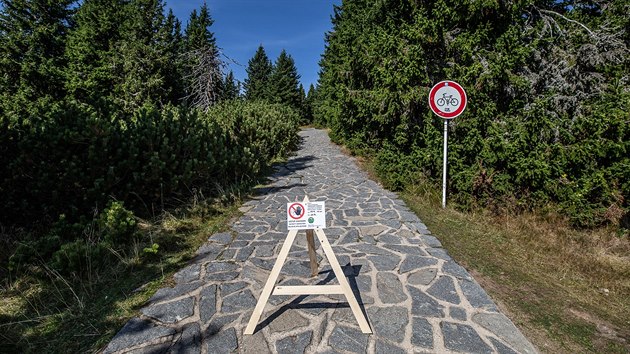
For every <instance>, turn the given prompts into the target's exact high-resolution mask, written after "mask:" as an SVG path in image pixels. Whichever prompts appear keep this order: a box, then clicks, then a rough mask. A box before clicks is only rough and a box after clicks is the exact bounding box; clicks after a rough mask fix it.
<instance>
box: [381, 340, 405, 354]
mask: <svg viewBox="0 0 630 354" xmlns="http://www.w3.org/2000/svg"><path fill="white" fill-rule="evenodd" d="M406 353H407V352H406V351H404V350H403V349H402V348H399V347H397V346H395V345H393V344H390V343H387V342H386V341H384V340H377V341H376V354H406Z"/></svg>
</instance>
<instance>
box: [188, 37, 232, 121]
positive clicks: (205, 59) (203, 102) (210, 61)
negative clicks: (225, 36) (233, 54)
mask: <svg viewBox="0 0 630 354" xmlns="http://www.w3.org/2000/svg"><path fill="white" fill-rule="evenodd" d="M184 60H185V62H186V63H189V68H188V74H187V75H186V77H185V79H186V81H187V82H188V85H187V88H186V91H187V96H186V97H185V99H186V101H187V102H188V103H189V104H190V105H191V106H192V107H196V108H199V109H201V110H203V111H204V112H207V111H208V109H210V107H212V106H213V105H214V104H216V103H217V102H218V101H219V99H220V97H221V89H222V83H223V71H224V69H225V68H226V66H227V64H226V63H225V62H224V61H223V60H221V58H220V57H219V50H218V49H217V48H214V47H211V46H207V47H203V48H200V49H195V50H191V51H189V52H187V53H185V54H184Z"/></svg>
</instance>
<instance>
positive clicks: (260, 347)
mask: <svg viewBox="0 0 630 354" xmlns="http://www.w3.org/2000/svg"><path fill="white" fill-rule="evenodd" d="M239 347H240V349H241V351H242V352H243V354H263V353H270V352H271V350H269V344H268V343H267V340H266V339H265V336H264V334H263V332H262V331H258V332H255V333H254V334H252V335H246V334H243V337H242V344H241V345H240V346H239ZM209 354H211V353H209Z"/></svg>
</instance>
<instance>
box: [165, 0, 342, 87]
mask: <svg viewBox="0 0 630 354" xmlns="http://www.w3.org/2000/svg"><path fill="white" fill-rule="evenodd" d="M203 2H204V1H203V0H167V1H166V3H167V5H166V6H167V8H171V9H173V12H174V13H175V15H176V16H177V17H178V18H179V19H180V20H181V21H182V25H183V26H185V24H186V22H187V20H188V17H189V15H190V13H191V12H192V10H193V9H199V7H200V6H201V5H202V4H203ZM206 2H207V4H208V8H209V9H210V15H211V16H212V18H213V19H214V24H213V25H212V27H211V30H212V31H213V32H214V36H215V38H216V39H217V44H218V45H219V47H221V48H222V49H223V52H224V54H225V55H227V56H228V57H230V58H231V59H233V60H235V61H236V62H238V63H239V64H240V65H236V64H233V63H230V67H229V69H228V70H230V69H231V70H233V71H234V76H235V77H236V79H238V80H240V81H243V80H244V79H245V78H246V77H247V73H246V72H245V68H246V67H247V62H248V61H249V59H251V58H252V57H253V56H254V53H255V52H256V49H257V48H258V45H260V44H262V45H263V47H264V48H265V52H266V53H267V56H269V59H271V60H272V61H275V60H276V58H277V57H278V55H279V54H280V52H281V51H282V49H286V51H287V53H289V54H290V55H291V56H292V57H293V59H294V60H295V66H296V67H297V69H298V73H299V74H300V76H301V79H300V81H301V82H302V84H303V85H304V89H305V90H308V87H309V85H310V84H311V83H312V84H316V83H317V73H318V70H319V65H318V63H319V59H320V56H321V54H322V53H323V52H324V34H325V33H326V32H327V31H329V30H330V29H331V28H332V24H331V22H330V16H331V15H332V14H333V4H337V5H339V4H340V3H341V0H208V1H206Z"/></svg>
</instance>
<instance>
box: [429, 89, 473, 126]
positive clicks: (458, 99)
mask: <svg viewBox="0 0 630 354" xmlns="http://www.w3.org/2000/svg"><path fill="white" fill-rule="evenodd" d="M467 101H468V100H467V98H466V91H464V88H463V87H462V86H461V85H460V84H458V83H457V82H455V81H440V82H438V83H437V84H435V86H433V88H432V89H431V92H429V107H431V110H432V111H433V113H435V114H437V115H438V116H440V117H442V118H444V119H453V118H455V117H457V116H458V115H460V114H462V112H464V109H465V108H466V103H467Z"/></svg>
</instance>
